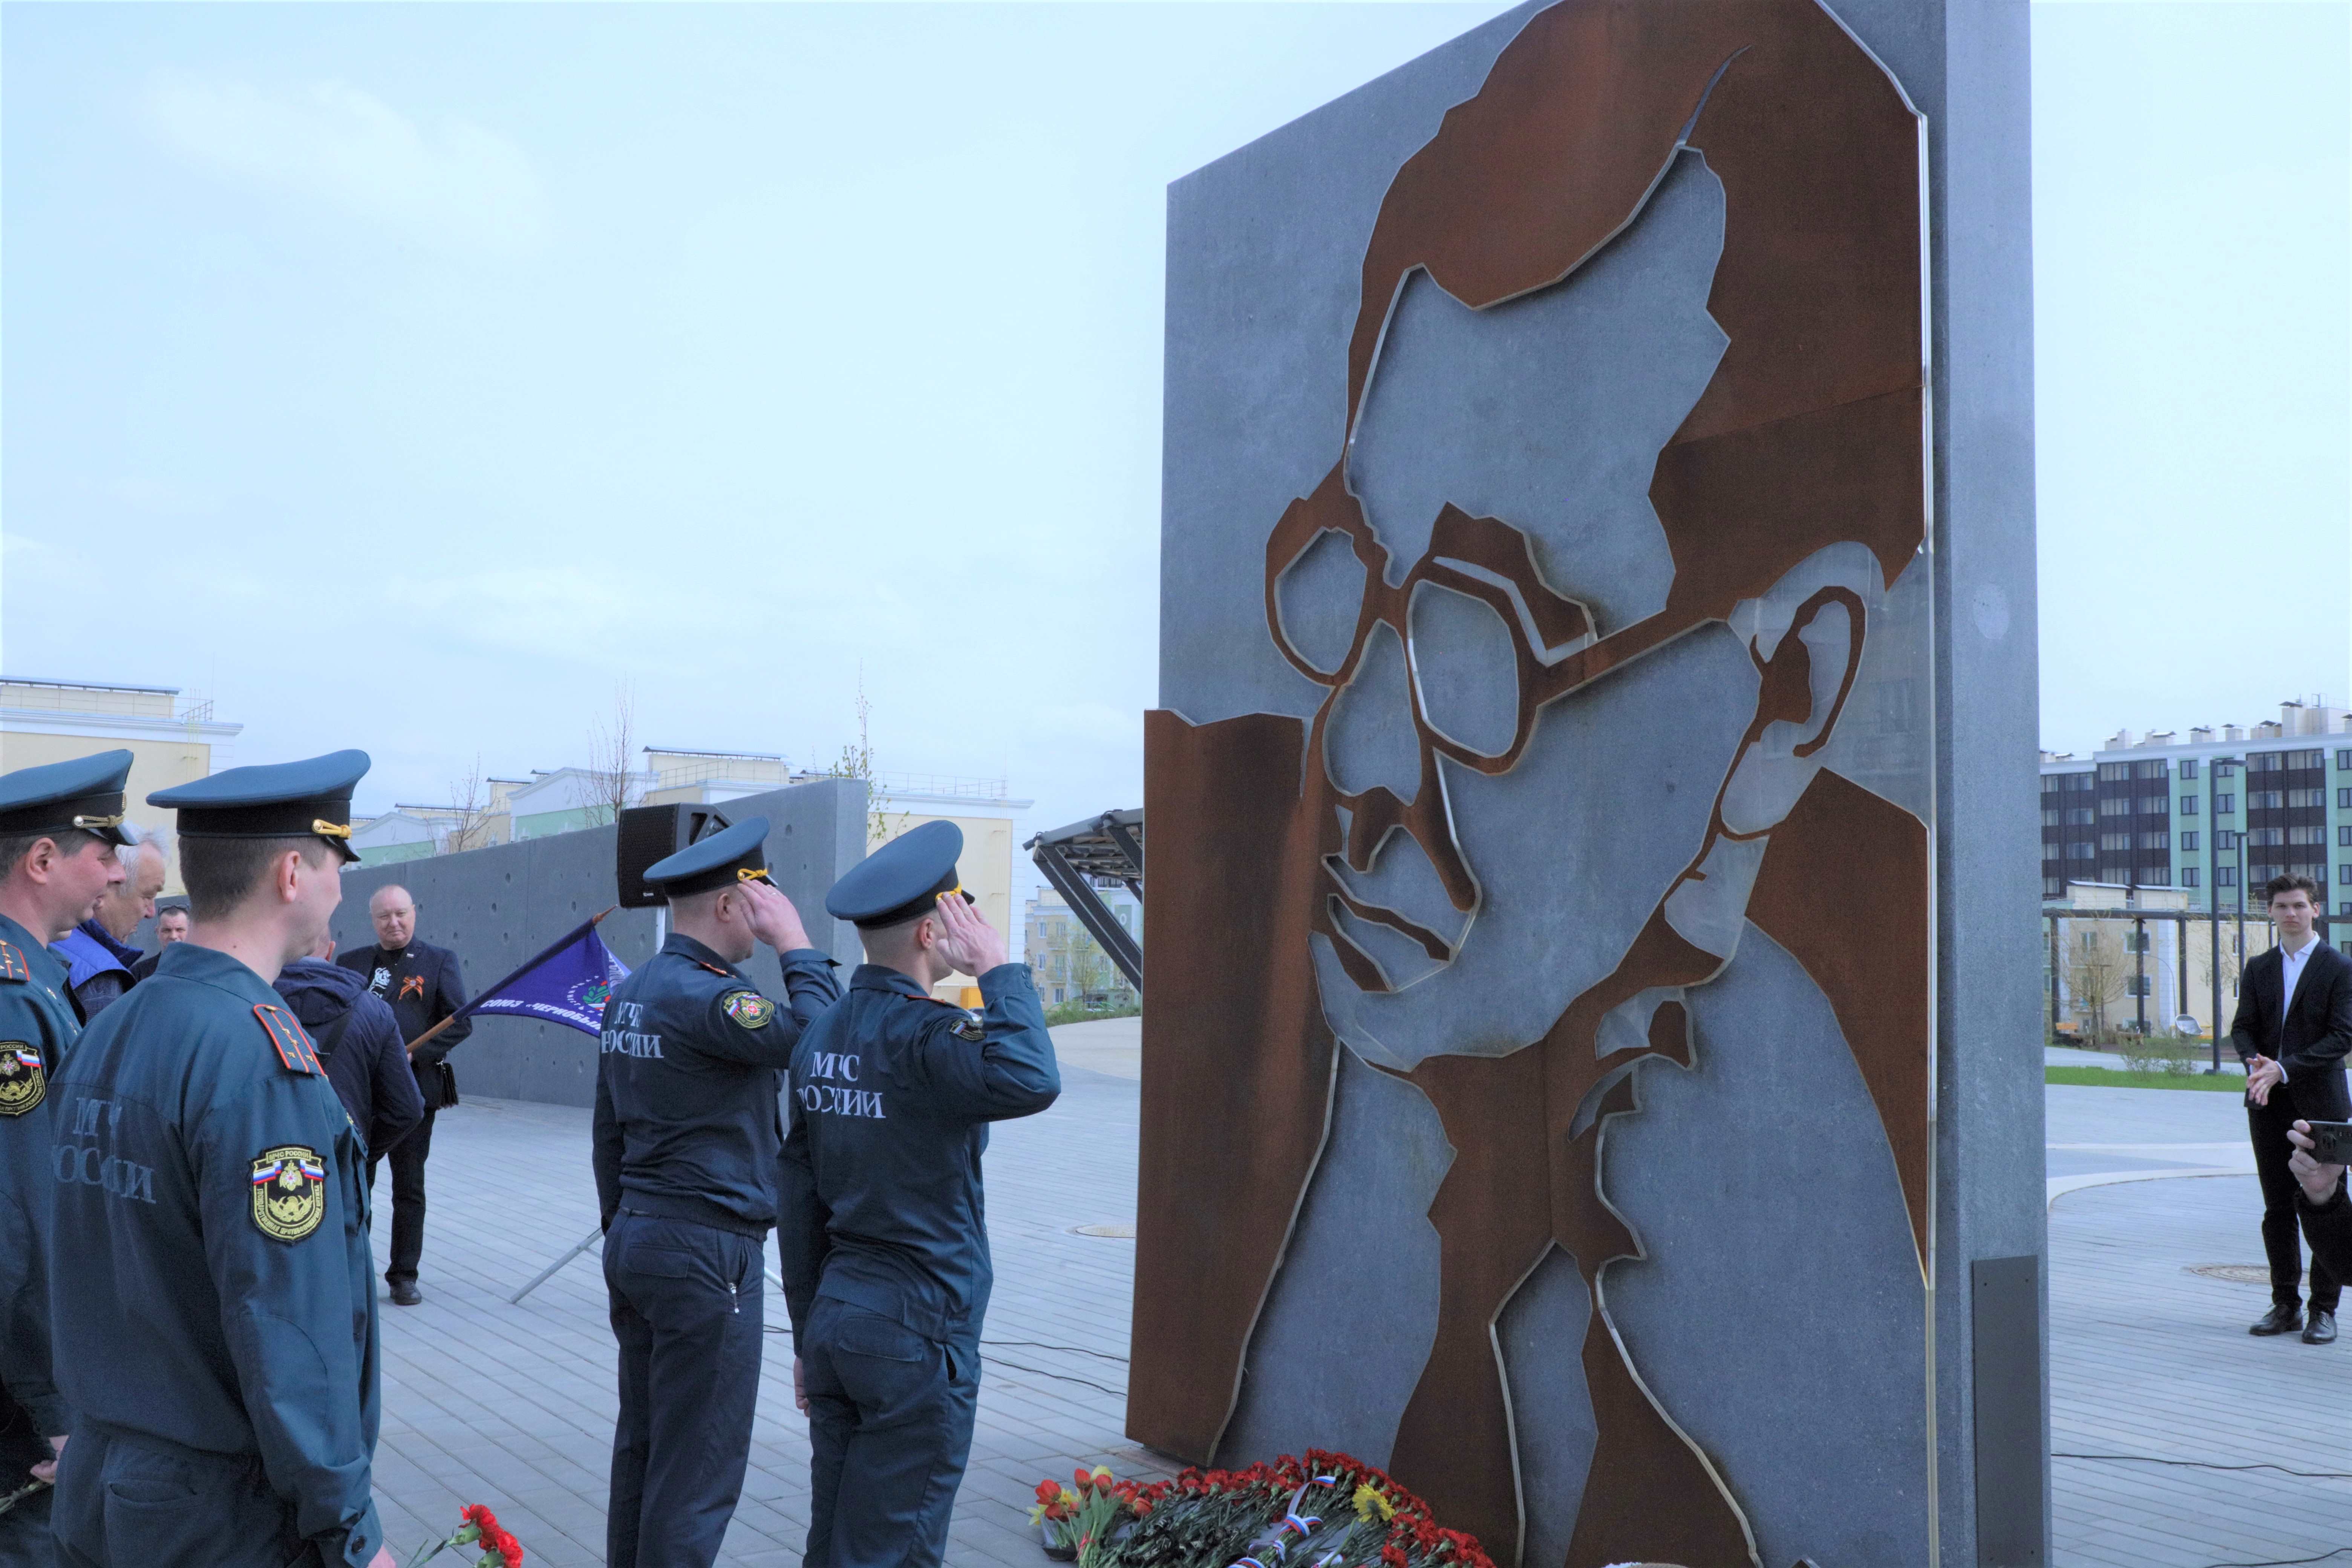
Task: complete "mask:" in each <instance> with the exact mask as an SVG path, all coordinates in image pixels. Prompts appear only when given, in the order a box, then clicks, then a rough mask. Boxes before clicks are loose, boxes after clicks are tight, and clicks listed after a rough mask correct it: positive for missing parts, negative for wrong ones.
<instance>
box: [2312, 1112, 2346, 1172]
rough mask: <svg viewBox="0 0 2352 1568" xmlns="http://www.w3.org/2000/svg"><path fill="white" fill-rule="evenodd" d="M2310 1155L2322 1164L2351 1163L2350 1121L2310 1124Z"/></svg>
mask: <svg viewBox="0 0 2352 1568" xmlns="http://www.w3.org/2000/svg"><path fill="white" fill-rule="evenodd" d="M2311 1142H2312V1143H2313V1145H2314V1147H2313V1149H2312V1151H2311V1157H2312V1158H2313V1159H2315V1160H2316V1161H2318V1162H2319V1163H2321V1164H2323V1165H2352V1121H2315V1122H2313V1123H2312V1124H2311Z"/></svg>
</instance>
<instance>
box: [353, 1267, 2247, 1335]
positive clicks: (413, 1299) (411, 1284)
mask: <svg viewBox="0 0 2352 1568" xmlns="http://www.w3.org/2000/svg"><path fill="white" fill-rule="evenodd" d="M423 1300H425V1295H424V1292H422V1291H420V1290H418V1289H417V1288H416V1281H415V1280H414V1279H404V1280H402V1281H401V1282H400V1283H399V1284H397V1285H394V1287H393V1288H392V1304H393V1305H394V1306H395V1307H414V1306H415V1305H416V1304H417V1303H419V1302H421V1301H423ZM2293 1327H2294V1324H2293V1323H2289V1324H2288V1325H2287V1328H2289V1329H2291V1328H2293ZM2285 1331H2286V1330H2285V1329H2273V1330H2266V1331H2265V1332H2270V1333H2284V1332H2285Z"/></svg>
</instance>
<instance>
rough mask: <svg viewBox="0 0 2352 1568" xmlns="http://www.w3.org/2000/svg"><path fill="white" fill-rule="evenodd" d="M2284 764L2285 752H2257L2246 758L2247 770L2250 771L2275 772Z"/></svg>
mask: <svg viewBox="0 0 2352 1568" xmlns="http://www.w3.org/2000/svg"><path fill="white" fill-rule="evenodd" d="M2284 766H2286V753H2285V752H2254V753H2253V754H2252V755H2251V756H2249V757H2248V758H2247V759H2246V771H2247V772H2248V773H2276V772H2278V771H2279V770H2280V769H2281V768H2284Z"/></svg>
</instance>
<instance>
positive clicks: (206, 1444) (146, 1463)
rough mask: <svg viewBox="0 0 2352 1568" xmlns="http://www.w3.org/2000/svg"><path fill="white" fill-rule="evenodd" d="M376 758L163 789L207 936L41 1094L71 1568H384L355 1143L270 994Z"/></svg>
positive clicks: (295, 1027) (323, 909)
mask: <svg viewBox="0 0 2352 1568" xmlns="http://www.w3.org/2000/svg"><path fill="white" fill-rule="evenodd" d="M367 765H368V760H367V755H366V753H365V752H335V753H333V754H332V755H331V756H325V757H319V758H314V759H312V760H310V761H309V762H302V763H281V764H278V765H277V766H273V767H249V768H232V769H230V770H229V771H228V772H226V773H215V774H214V775H213V776H212V777H210V778H205V779H199V780H197V781H196V782H195V783H194V784H181V785H179V786H177V787H176V788H173V789H168V790H163V791H161V792H159V793H157V794H155V795H150V796H148V797H147V798H148V804H149V805H162V806H169V807H172V808H173V809H175V810H177V811H178V812H179V814H180V819H179V820H180V839H181V851H180V866H181V875H182V879H183V880H184V882H185V883H186V884H187V889H188V897H189V900H190V902H191V903H192V904H193V905H194V910H195V925H194V931H192V932H191V933H190V935H189V938H188V940H187V941H185V942H178V943H175V944H173V946H172V947H170V948H168V949H166V950H165V952H164V953H163V959H162V961H161V962H160V963H158V964H157V965H156V967H155V973H154V974H153V975H152V977H151V978H149V979H148V980H145V981H142V983H141V984H139V985H138V986H137V987H136V988H135V989H133V990H132V991H131V994H129V995H127V996H125V997H123V998H122V999H121V1001H120V1002H117V1003H116V1004H114V1005H112V1006H110V1007H109V1008H108V1009H107V1010H106V1012H105V1013H104V1014H103V1015H102V1016H100V1018H99V1020H98V1022H97V1023H96V1024H95V1025H94V1026H91V1027H90V1029H89V1031H88V1032H87V1033H86V1034H85V1035H83V1037H82V1038H81V1040H80V1042H79V1044H78V1045H77V1046H76V1047H74V1049H73V1052H72V1054H71V1055H70V1056H69V1057H68V1058H67V1060H66V1065H65V1070H64V1071H63V1072H61V1073H59V1074H58V1077H57V1079H55V1080H54V1081H53V1082H52V1083H51V1085H50V1093H51V1094H52V1096H53V1097H54V1098H55V1099H56V1100H57V1110H56V1123H55V1126H56V1145H55V1149H54V1151H53V1156H52V1161H51V1173H52V1176H53V1181H52V1184H51V1186H50V1189H49V1191H50V1194H51V1199H50V1201H51V1205H52V1208H51V1216H50V1237H49V1244H50V1249H49V1258H50V1263H51V1267H50V1269H49V1309H50V1311H49V1318H50V1323H51V1325H52V1330H53V1332H54V1333H55V1336H56V1358H57V1370H58V1389H59V1391H60V1392H61V1393H62V1394H64V1396H65V1399H66V1403H67V1404H68V1405H69V1406H70V1407H71V1409H72V1412H73V1418H74V1429H73V1440H72V1441H71V1442H70V1443H68V1445H67V1446H66V1451H65V1455H64V1458H63V1459H62V1460H61V1461H60V1463H59V1465H58V1490H57V1500H56V1504H55V1513H56V1529H57V1536H58V1545H59V1547H60V1554H61V1556H62V1557H63V1559H64V1561H65V1562H66V1563H68V1564H70V1565H71V1568H287V1565H288V1564H294V1563H300V1564H309V1565H311V1568H320V1565H322V1564H323V1565H327V1568H391V1564H392V1554H391V1553H390V1552H387V1551H385V1550H384V1549H383V1529H382V1527H381V1526H380V1525H379V1523H378V1521H377V1519H376V1511H375V1501H374V1498H373V1492H372V1490H371V1488H370V1484H369V1476H370V1472H371V1468H372V1467H373V1460H374V1454H375V1439H376V1420H377V1403H376V1395H377V1350H376V1304H375V1290H374V1285H373V1280H372V1279H371V1278H370V1276H371V1275H372V1274H373V1268H371V1266H370V1259H369V1256H368V1231H367V1224H368V1208H367V1188H366V1186H365V1185H364V1184H363V1183H364V1177H363V1172H364V1170H365V1167H366V1149H365V1146H364V1145H363V1144H362V1142H361V1141H360V1136H359V1134H358V1132H357V1131H354V1130H353V1128H352V1121H351V1118H350V1117H349V1116H348V1115H346V1114H345V1113H344V1111H343V1107H342V1102H341V1100H337V1099H336V1098H335V1091H334V1090H333V1089H331V1088H330V1087H329V1086H328V1082H327V1079H326V1075H325V1074H324V1073H323V1072H322V1071H321V1070H320V1066H319V1062H318V1058H317V1056H316V1053H315V1052H314V1050H313V1049H312V1046H311V1042H310V1036H309V1035H308V1034H307V1033H305V1032H304V1030H303V1028H302V1026H301V1025H300V1024H299V1023H298V1022H296V1021H295V1018H294V1016H293V1014H292V1013H290V1012H289V1011H288V1010H287V1009H286V1007H285V1005H284V1004H283V1002H282V1000H281V999H280V998H279V996H278V993H277V992H275V991H273V990H271V989H270V984H269V983H270V981H271V980H272V979H274V978H275V977H276V976H277V974H278V971H279V970H281V969H282V968H284V967H285V965H286V964H287V963H289V962H290V961H292V960H293V959H295V958H298V957H299V956H301V955H302V954H303V953H305V952H308V951H310V948H311V946H312V945H313V944H314V943H316V942H318V940H319V939H320V937H321V936H322V935H324V934H325V932H326V931H327V926H328V921H329V920H330V918H331V916H332V915H333V913H334V910H335V905H336V903H337V901H338V900H340V899H341V896H342V889H341V874H342V868H343V863H344V861H345V860H347V859H355V858H357V857H355V856H352V853H351V851H350V849H349V847H347V846H346V844H345V840H347V839H348V838H349V837H351V831H352V830H351V799H352V787H353V786H354V785H355V784H358V782H359V780H360V777H361V775H362V774H363V773H366V771H367ZM60 1261H64V1262H69V1264H70V1267H67V1268H59V1267H58V1263H59V1262H60Z"/></svg>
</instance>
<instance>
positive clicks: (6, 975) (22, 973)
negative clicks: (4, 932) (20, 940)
mask: <svg viewBox="0 0 2352 1568" xmlns="http://www.w3.org/2000/svg"><path fill="white" fill-rule="evenodd" d="M32 978H33V970H32V966H31V965H30V964H28V963H26V962H25V955H24V954H23V953H21V952H17V951H16V949H15V948H14V947H11V946H10V945H9V944H8V943H6V942H0V980H6V981H13V982H15V983H16V984H19V985H21V984H24V983H25V982H26V981H28V980H30V979H32Z"/></svg>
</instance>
